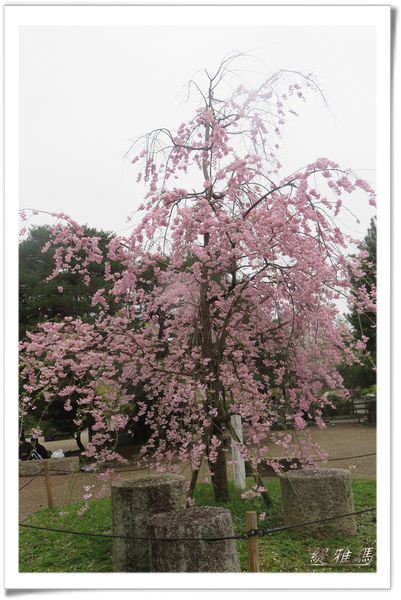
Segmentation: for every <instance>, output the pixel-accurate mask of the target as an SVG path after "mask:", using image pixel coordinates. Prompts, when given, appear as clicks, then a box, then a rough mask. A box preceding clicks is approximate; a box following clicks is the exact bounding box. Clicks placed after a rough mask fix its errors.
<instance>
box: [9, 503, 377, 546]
mask: <svg viewBox="0 0 401 600" xmlns="http://www.w3.org/2000/svg"><path fill="white" fill-rule="evenodd" d="M375 510H376V508H375V507H370V508H364V509H362V510H357V511H354V512H351V513H345V514H342V515H336V516H334V517H327V518H326V519H319V520H316V521H306V522H304V523H298V524H297V525H283V526H280V527H273V528H271V529H251V530H249V531H247V532H246V533H242V534H238V535H231V536H227V537H212V538H191V537H187V538H178V537H177V538H151V537H130V536H124V535H113V534H108V533H93V532H85V531H73V530H68V529H55V528H51V527H40V526H39V525H26V524H25V523H19V526H20V527H26V528H28V529H37V530H40V531H52V532H55V533H66V534H69V535H82V536H87V537H103V538H110V539H112V538H118V539H123V540H130V541H138V542H195V541H196V542H220V541H223V540H247V539H249V538H250V537H255V536H258V537H263V536H266V535H271V534H272V533H278V532H281V531H286V530H288V529H296V528H299V527H306V526H308V525H316V524H318V523H326V522H328V521H334V520H335V519H342V518H345V517H351V516H353V515H361V514H364V513H367V512H372V511H375Z"/></svg>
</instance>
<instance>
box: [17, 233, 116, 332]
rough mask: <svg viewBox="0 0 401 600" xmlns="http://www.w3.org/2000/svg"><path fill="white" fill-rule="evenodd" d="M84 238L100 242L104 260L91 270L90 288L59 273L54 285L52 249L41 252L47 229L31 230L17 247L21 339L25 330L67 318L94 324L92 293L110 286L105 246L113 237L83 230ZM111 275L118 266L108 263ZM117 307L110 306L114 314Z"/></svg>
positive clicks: (71, 275)
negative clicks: (106, 278)
mask: <svg viewBox="0 0 401 600" xmlns="http://www.w3.org/2000/svg"><path fill="white" fill-rule="evenodd" d="M83 229H84V232H85V235H86V236H88V237H93V238H96V239H98V240H99V247H100V249H101V252H102V256H103V260H102V261H101V262H100V263H93V264H92V265H91V267H90V281H89V285H85V284H84V282H83V280H82V276H81V275H79V274H78V273H74V272H71V271H65V272H64V273H60V274H59V277H58V279H57V282H56V281H55V280H54V279H50V280H49V277H50V276H51V274H52V272H53V269H54V248H53V249H51V248H49V249H48V251H47V252H43V251H42V249H43V248H44V247H45V246H46V245H47V244H49V241H50V227H49V226H47V225H40V226H36V227H32V228H31V229H30V230H29V234H28V236H27V237H26V238H25V239H23V240H22V241H21V242H20V245H19V335H20V339H22V338H23V337H24V336H25V334H26V331H31V330H32V329H34V328H35V327H36V325H37V324H38V323H41V322H43V321H48V320H53V321H61V320H62V319H63V318H64V317H66V316H72V317H80V318H81V319H82V320H83V321H87V322H89V321H93V319H94V318H95V315H96V314H97V313H98V312H99V306H94V305H93V304H92V298H93V295H94V294H95V292H97V291H98V290H99V289H101V288H104V287H106V288H107V287H110V286H111V283H109V282H105V280H104V276H105V265H106V262H107V256H106V247H107V243H108V242H109V241H110V239H111V238H112V236H113V234H111V233H109V232H106V231H98V230H96V229H94V228H90V227H87V226H86V227H84V228H83ZM109 265H110V266H109V268H110V270H111V272H112V273H118V272H119V271H120V270H121V265H119V264H118V263H117V262H115V261H113V262H111V263H109ZM116 309H117V305H115V304H114V305H112V306H111V307H110V310H111V311H113V310H114V311H115V310H116Z"/></svg>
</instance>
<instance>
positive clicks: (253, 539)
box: [19, 453, 376, 572]
mask: <svg viewBox="0 0 401 600" xmlns="http://www.w3.org/2000/svg"><path fill="white" fill-rule="evenodd" d="M374 454H375V453H367V454H363V455H357V456H352V457H334V458H332V459H331V460H345V459H346V458H347V459H358V458H364V457H366V456H372V455H374ZM63 460H65V459H63ZM35 462H38V463H41V465H40V466H41V467H42V469H41V470H40V472H38V473H36V474H35V475H34V476H33V477H32V478H31V479H29V480H28V481H27V482H25V483H24V484H23V485H22V486H21V487H20V488H19V489H20V491H22V490H24V489H25V488H26V487H27V486H29V485H30V484H31V483H32V482H33V481H34V480H35V479H36V478H37V477H39V476H44V483H45V486H46V493H47V501H48V507H49V508H50V509H52V508H53V506H54V503H53V495H52V483H51V477H50V473H49V465H48V461H46V460H43V461H35ZM60 463H61V460H60V462H59V467H61V466H62V465H61V464H60ZM141 470H143V469H138V468H133V469H123V470H121V471H120V472H129V471H141ZM317 471H319V470H317ZM323 471H325V469H321V470H320V474H321V473H323ZM327 471H336V469H332V470H327ZM53 472H57V473H58V474H71V473H76V471H75V469H74V470H70V469H62V468H58V469H56V470H55V471H53ZM294 473H295V474H296V473H299V475H301V472H300V471H298V472H294ZM294 473H292V475H294ZM345 473H347V474H348V475H349V473H348V472H345ZM287 476H288V474H287ZM292 479H293V477H292ZM308 479H309V477H308ZM291 485H294V482H293V483H292V484H291ZM282 491H283V490H282ZM295 491H296V490H295ZM315 495H316V494H315ZM319 497H320V496H319ZM308 504H309V505H310V503H308ZM340 506H341V504H340V505H338V506H336V508H337V510H336V511H334V510H333V511H331V510H329V508H327V507H326V512H327V513H328V516H326V517H324V518H318V519H310V520H303V521H302V522H300V523H291V524H283V525H280V526H278V527H271V528H266V527H265V528H260V527H258V523H257V514H256V512H255V511H248V512H247V513H246V515H245V517H246V519H245V524H244V532H243V533H239V534H232V535H231V534H230V535H172V534H169V535H159V536H155V535H149V534H147V532H148V531H151V528H150V529H149V528H147V526H146V523H145V526H144V527H143V529H142V530H141V531H144V532H145V533H146V535H126V534H116V533H115V528H114V526H113V533H106V532H99V531H78V530H70V529H58V528H52V527H42V526H38V525H29V524H27V523H23V522H22V523H19V526H20V527H23V528H27V529H32V530H37V531H47V532H55V533H59V534H64V535H76V536H87V537H95V538H96V537H97V538H110V539H112V540H122V541H125V542H127V543H129V546H128V547H131V549H132V543H133V542H147V543H148V544H150V545H152V547H153V545H155V544H156V546H157V545H160V544H161V545H162V546H163V545H165V544H176V545H179V544H181V545H182V544H184V545H185V543H188V544H189V543H191V542H196V543H199V542H202V543H203V542H204V543H206V544H213V543H217V542H220V543H226V544H227V543H228V542H233V541H241V540H242V541H246V542H247V552H248V571H249V572H259V570H260V566H259V538H261V537H264V536H270V535H274V534H278V533H280V532H283V531H288V530H299V529H302V528H305V529H306V528H307V529H308V532H310V530H311V527H312V526H318V525H320V524H325V523H330V522H334V521H338V522H339V520H341V519H343V520H345V519H347V518H354V519H355V517H357V516H359V515H363V514H366V513H371V512H374V511H375V510H376V509H375V507H368V508H364V509H361V510H349V511H344V507H347V508H348V506H347V505H342V508H343V512H341V514H332V513H335V512H338V510H340V511H341V508H339V507H340ZM352 507H353V503H352ZM186 510H187V511H190V510H191V509H186ZM220 510H221V509H220ZM167 511H168V509H167ZM156 512H163V510H160V509H159V510H158V511H156ZM176 512H179V511H176ZM181 512H185V511H181ZM135 513H136V511H134V512H133V513H132V512H131V513H129V514H135ZM172 514H173V513H171V512H170V513H169V512H165V514H164V515H156V516H158V517H160V516H164V517H167V518H166V520H165V522H166V523H168V521H169V520H171V519H170V517H169V515H172ZM299 514H301V515H302V512H300V513H299ZM189 517H190V515H189ZM298 518H299V517H298ZM301 518H302V516H301ZM143 519H145V521H148V522H150V523H151V521H152V514H151V513H149V514H146V513H144V515H143ZM113 521H114V517H113ZM172 523H173V521H172ZM188 523H190V519H188ZM159 524H160V523H159ZM162 524H163V522H162ZM172 527H173V529H174V527H175V525H174V524H173V525H172ZM172 527H171V526H170V527H169V528H167V529H166V531H168V532H170V531H171V529H172ZM184 530H185V529H184ZM122 531H123V532H124V533H125V532H126V531H130V529H129V528H128V529H124V528H123V529H122ZM135 531H138V530H137V529H136V530H135ZM159 531H160V528H159ZM185 531H196V528H195V529H192V528H191V527H190V528H189V529H188V530H185ZM199 531H206V530H205V529H203V530H202V528H201V529H199ZM226 532H227V530H226ZM213 533H215V532H214V531H213ZM220 533H221V532H220ZM113 545H114V542H113ZM158 547H159V548H160V546H158ZM203 551H204V552H205V549H204V550H203ZM205 553H206V554H207V551H206V552H205ZM159 554H160V555H169V554H171V551H170V550H168V551H164V550H161V551H159ZM180 554H181V555H182V552H181V551H178V555H180ZM217 554H219V553H217ZM120 570H125V569H120ZM173 570H174V569H173ZM227 570H231V571H234V570H235V569H233V568H231V569H227ZM220 572H223V570H222V571H220Z"/></svg>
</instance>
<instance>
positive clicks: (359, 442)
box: [19, 424, 376, 520]
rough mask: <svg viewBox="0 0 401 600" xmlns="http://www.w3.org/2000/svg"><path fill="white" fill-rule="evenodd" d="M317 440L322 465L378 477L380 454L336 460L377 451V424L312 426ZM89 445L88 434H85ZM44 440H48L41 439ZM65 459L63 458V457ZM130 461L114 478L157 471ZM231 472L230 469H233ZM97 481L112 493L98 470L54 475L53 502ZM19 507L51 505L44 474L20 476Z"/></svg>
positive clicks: (53, 446) (60, 444)
mask: <svg viewBox="0 0 401 600" xmlns="http://www.w3.org/2000/svg"><path fill="white" fill-rule="evenodd" d="M308 432H309V433H310V434H311V436H312V438H313V440H314V441H316V442H318V443H319V445H320V446H322V447H323V448H324V449H325V450H326V452H327V453H328V455H329V461H328V462H327V463H321V465H322V466H328V467H337V468H348V469H350V470H351V473H352V477H354V478H358V479H375V478H376V456H368V457H364V458H354V459H348V458H345V459H344V460H333V459H336V458H343V457H351V456H356V455H360V454H368V453H372V452H375V451H376V427H374V426H370V425H360V424H336V425H334V426H330V425H329V426H328V427H327V428H326V429H318V428H317V427H311V428H309V429H308ZM82 441H83V443H84V445H85V442H86V440H85V437H83V440H82ZM41 443H44V442H43V441H41ZM44 445H45V447H46V448H47V449H48V450H51V451H53V450H57V449H58V448H62V449H63V450H64V451H68V450H69V451H71V450H76V449H77V446H76V443H75V441H74V440H61V441H55V442H45V443H44ZM61 460H62V459H61ZM129 463H130V464H129V465H126V466H125V467H123V468H124V469H127V472H126V473H124V472H122V473H121V472H120V473H118V474H117V473H116V474H114V476H113V480H114V479H116V478H117V477H118V478H122V477H124V478H126V477H129V478H130V479H139V478H140V477H143V475H144V474H149V473H152V472H155V471H152V470H150V469H148V470H143V469H141V470H130V471H128V469H135V468H137V465H136V461H135V457H131V458H130V459H129ZM181 473H182V474H183V475H184V476H185V477H187V478H190V473H191V471H190V468H189V466H188V465H184V466H183V468H182V469H181ZM206 475H207V472H206V469H204V470H203V471H201V473H200V478H199V481H202V479H203V478H204V477H205V476H206ZM229 476H230V473H229ZM87 485H93V486H94V487H93V489H92V490H91V491H92V493H93V497H104V496H109V495H110V483H108V484H105V485H103V484H102V482H99V481H98V480H97V478H96V476H95V475H94V474H90V473H84V472H79V473H71V474H68V475H54V476H52V477H51V489H52V495H53V502H54V505H55V506H62V505H63V504H68V503H71V502H76V501H78V500H80V499H81V498H82V495H83V493H84V487H83V486H87ZM19 487H20V493H19V510H20V520H23V519H25V518H26V517H27V516H29V514H31V513H33V512H36V511H37V510H39V509H41V508H45V507H47V495H46V488H45V482H44V477H43V476H36V477H34V478H32V477H20V479H19Z"/></svg>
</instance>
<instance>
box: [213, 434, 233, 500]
mask: <svg viewBox="0 0 401 600" xmlns="http://www.w3.org/2000/svg"><path fill="white" fill-rule="evenodd" d="M209 468H210V471H211V475H212V485H213V491H214V497H215V500H216V501H217V502H227V501H228V500H229V497H230V495H229V491H228V479H227V460H226V453H225V452H224V448H223V445H221V446H219V450H218V454H217V460H216V462H214V463H211V462H210V461H209Z"/></svg>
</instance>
